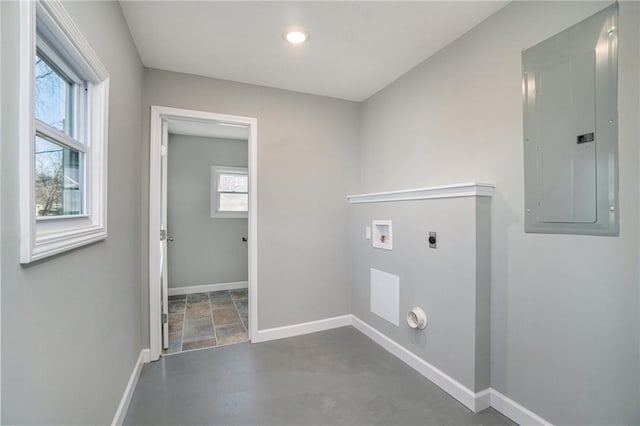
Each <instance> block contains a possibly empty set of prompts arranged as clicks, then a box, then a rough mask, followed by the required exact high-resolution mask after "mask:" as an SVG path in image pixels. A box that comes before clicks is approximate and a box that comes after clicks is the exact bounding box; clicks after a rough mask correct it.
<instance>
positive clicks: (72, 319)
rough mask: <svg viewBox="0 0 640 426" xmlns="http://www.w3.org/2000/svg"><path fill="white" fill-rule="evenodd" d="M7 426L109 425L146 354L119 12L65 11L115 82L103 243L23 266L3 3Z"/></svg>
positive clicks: (134, 127)
mask: <svg viewBox="0 0 640 426" xmlns="http://www.w3.org/2000/svg"><path fill="white" fill-rule="evenodd" d="M0 7H1V8H2V40H3V42H4V44H3V45H2V79H3V82H2V86H3V93H2V95H3V97H2V102H3V105H2V111H3V113H4V114H3V116H2V120H3V121H2V135H1V137H2V159H3V162H2V176H1V181H2V389H3V392H2V423H3V424H15V423H28V424H74V423H75V424H78V423H80V424H106V423H110V422H111V420H112V418H113V415H114V413H115V411H116V408H117V406H118V404H119V402H120V398H121V397H122V394H123V392H124V389H125V386H126V384H127V381H128V379H129V376H130V374H131V371H132V369H133V366H134V364H135V361H136V359H137V357H138V355H139V353H140V350H141V349H142V347H143V345H142V339H141V334H140V329H139V326H138V324H139V323H140V313H139V310H140V309H139V308H140V303H141V295H140V271H141V256H140V250H141V247H140V238H139V235H140V226H141V221H140V217H141V216H140V208H141V201H140V190H141V188H140V164H141V162H142V159H141V157H140V134H141V123H142V122H141V114H140V104H141V91H142V77H143V72H142V71H143V70H142V65H141V63H140V60H139V58H138V55H137V52H136V50H135V48H134V46H133V42H132V40H131V38H130V35H129V33H128V29H127V25H126V23H125V21H124V18H123V16H122V12H121V10H120V6H119V5H118V3H116V2H104V3H103V2H91V3H90V4H89V3H81V2H78V3H76V2H65V7H66V8H67V10H68V11H69V13H70V14H71V16H72V17H73V19H74V21H75V22H76V24H77V25H78V27H79V28H80V30H81V31H82V33H83V34H84V35H85V37H86V38H87V40H88V41H89V43H90V44H91V46H92V47H93V49H94V50H95V51H96V53H97V54H98V56H99V57H100V59H101V60H102V62H103V63H104V65H105V66H106V67H107V69H108V71H109V74H110V76H111V80H110V98H109V101H110V110H109V182H108V183H109V198H108V203H109V204H108V206H109V212H108V226H109V237H108V239H107V240H106V241H103V242H100V243H97V244H93V245H91V246H87V247H84V248H80V249H77V250H74V251H73V252H67V253H65V254H62V255H59V256H56V257H53V258H48V259H46V260H43V261H40V262H38V263H36V264H32V265H30V266H28V267H22V266H20V264H19V260H18V217H19V213H18V202H17V201H18V169H17V164H18V138H17V134H18V128H17V125H16V123H17V122H18V120H17V108H16V105H18V86H17V85H16V84H15V81H17V79H18V25H17V23H18V2H2V3H1V6H0Z"/></svg>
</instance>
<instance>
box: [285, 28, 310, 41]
mask: <svg viewBox="0 0 640 426" xmlns="http://www.w3.org/2000/svg"><path fill="white" fill-rule="evenodd" d="M284 38H285V40H287V41H288V42H289V43H291V44H301V43H304V42H305V41H307V39H308V38H309V35H308V34H307V33H306V32H304V31H300V30H294V31H288V32H287V33H286V34H285V36H284Z"/></svg>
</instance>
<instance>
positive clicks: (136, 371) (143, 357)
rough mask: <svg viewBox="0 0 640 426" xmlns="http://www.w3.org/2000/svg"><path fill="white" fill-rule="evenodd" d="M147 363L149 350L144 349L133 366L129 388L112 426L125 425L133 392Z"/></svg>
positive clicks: (125, 389) (121, 401) (125, 390)
mask: <svg viewBox="0 0 640 426" xmlns="http://www.w3.org/2000/svg"><path fill="white" fill-rule="evenodd" d="M147 362H149V349H143V350H141V351H140V355H139V356H138V360H137V361H136V364H135V365H134V366H133V371H132V372H131V376H130V377H129V382H128V383H127V387H126V388H124V394H123V395H122V399H121V400H120V405H118V409H117V410H116V414H115V415H114V416H113V421H112V422H111V425H112V426H120V425H122V423H124V418H125V416H126V415H127V410H128V409H129V404H130V403H131V397H133V391H135V390H136V384H138V378H139V377H140V373H141V372H142V366H143V365H144V364H145V363H147Z"/></svg>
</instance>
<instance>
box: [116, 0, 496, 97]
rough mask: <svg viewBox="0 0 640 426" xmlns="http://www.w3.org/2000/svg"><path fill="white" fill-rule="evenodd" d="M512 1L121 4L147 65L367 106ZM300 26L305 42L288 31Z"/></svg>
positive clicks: (144, 2)
mask: <svg viewBox="0 0 640 426" xmlns="http://www.w3.org/2000/svg"><path fill="white" fill-rule="evenodd" d="M507 3H508V1H440V2H438V1H413V2H396V1H386V2H364V1H343V2H333V1H297V2H271V1H226V2H219V1H126V0H123V1H121V5H122V9H123V11H124V15H125V18H126V20H127V23H128V25H129V28H130V30H131V34H132V36H133V40H134V42H135V44H136V46H137V48H138V52H139V53H140V57H141V58H142V62H143V63H144V65H145V66H146V67H148V68H157V69H163V70H169V71H176V72H182V73H188V74H196V75H201V76H206V77H214V78H219V79H225V80H233V81H239V82H243V83H250V84H257V85H262V86H269V87H276V88H280V89H286V90H294V91H298V92H304V93H311V94H315V95H322V96H331V97H336V98H341V99H347V100H354V101H362V100H364V99H366V98H368V97H370V96H371V95H373V94H374V93H376V92H377V91H379V90H380V89H382V88H384V87H385V86H387V85H388V84H390V83H391V82H393V81H394V80H395V79H397V78H398V77H400V76H401V75H402V74H404V73H405V72H407V71H408V70H410V69H411V68H413V67H414V66H416V65H417V64H419V63H420V62H422V61H423V60H425V59H426V58H428V57H429V56H431V55H433V54H434V53H435V52H437V51H438V50H440V49H441V48H443V47H444V46H446V45H447V44H449V43H451V42H452V41H453V40H455V39H456V38H458V37H460V36H461V35H462V34H464V33H465V32H467V31H468V30H470V29H471V28H472V27H474V26H475V25H477V24H478V23H480V22H481V21H483V20H484V19H486V18H487V17H488V16H489V15H491V14H493V13H494V12H496V11H497V10H498V9H500V8H501V7H503V6H504V5H506V4H507ZM291 27H302V28H304V29H305V30H306V31H307V32H308V33H309V40H308V41H307V42H306V43H304V44H303V45H299V46H295V45H291V44H289V43H287V42H286V41H285V40H284V38H283V33H284V32H285V31H286V30H287V29H289V28H291Z"/></svg>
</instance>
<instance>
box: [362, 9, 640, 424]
mask: <svg viewBox="0 0 640 426" xmlns="http://www.w3.org/2000/svg"><path fill="white" fill-rule="evenodd" d="M607 4H608V3H597V2H566V3H565V2H538V3H536V2H513V3H511V4H509V5H508V6H506V7H505V8H504V9H502V10H500V11H499V12H498V13H496V14H495V15H493V16H491V17H490V18H488V19H487V20H486V21H484V22H483V23H481V24H480V25H478V26H477V27H476V28H474V29H473V30H471V31H470V32H469V33H467V34H466V35H465V36H463V37H461V38H460V39H458V40H457V41H455V42H454V43H452V44H451V45H449V46H448V47H446V48H445V49H443V50H442V51H440V52H439V53H438V54H436V55H435V56H433V57H432V58H430V59H428V60H427V61H425V62H423V63H422V64H420V65H418V66H417V67H416V68H415V69H413V70H411V71H410V72H408V73H407V74H405V75H404V76H403V77H401V78H400V79H398V80H397V81H396V82H394V83H393V84H392V85H390V86H389V87H387V88H385V89H383V90H382V91H381V92H379V93H378V94H376V95H375V96H373V97H372V98H370V99H368V100H367V101H366V102H365V103H364V104H363V107H362V114H361V126H360V128H361V132H360V156H361V163H360V168H361V175H360V185H359V191H358V192H375V191H384V190H392V189H402V188H412V187H423V186H431V185H439V184H451V183H460V182H468V181H481V182H482V181H489V182H495V183H496V195H495V197H494V198H493V202H492V225H491V228H492V231H491V238H492V250H491V258H492V288H491V292H492V300H491V310H492V314H491V318H492V327H491V360H492V363H491V385H492V387H494V388H495V389H497V390H498V391H500V392H502V393H504V394H506V395H507V396H508V397H510V398H512V399H514V400H515V401H517V402H519V403H521V404H522V405H524V406H525V407H527V408H528V409H530V410H532V411H533V412H535V413H537V414H539V415H541V416H542V417H544V418H545V419H547V420H549V421H551V422H553V423H558V424H568V423H573V424H585V423H589V424H603V423H606V424H612V423H620V424H622V423H624V424H638V423H640V415H639V413H638V401H639V395H638V377H639V371H638V368H639V366H638V355H639V354H638V348H639V342H638V339H639V335H640V332H639V329H638V311H639V309H638V300H639V298H638V280H639V271H638V231H639V230H638V217H639V213H640V211H639V209H638V195H639V194H638V168H639V167H638V158H639V153H638V114H639V111H638V93H639V88H638V83H639V82H638V74H639V69H638V53H639V34H638V21H639V19H640V16H639V10H638V9H639V6H640V5H639V4H638V3H636V2H633V3H632V2H621V3H620V32H619V36H620V39H619V40H620V43H619V47H620V56H619V59H620V71H619V78H620V87H619V129H620V137H619V152H620V155H619V156H620V236H619V237H593V236H570V235H544V234H540V235H534V234H525V233H524V218H523V216H524V212H523V210H524V200H523V197H524V194H523V151H522V134H523V126H522V85H521V65H520V55H521V52H522V49H524V48H528V47H530V46H532V45H534V44H536V43H538V42H540V41H542V40H544V39H546V38H548V37H550V36H551V35H553V34H555V33H557V32H559V31H561V30H563V29H564V28H566V27H568V26H570V25H572V24H574V23H576V22H578V21H580V20H581V19H584V18H586V17H587V16H589V15H591V14H593V13H594V12H596V11H597V10H599V9H601V8H602V7H604V6H605V5H607ZM359 303H362V301H361V300H355V299H354V306H358V304H359Z"/></svg>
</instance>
